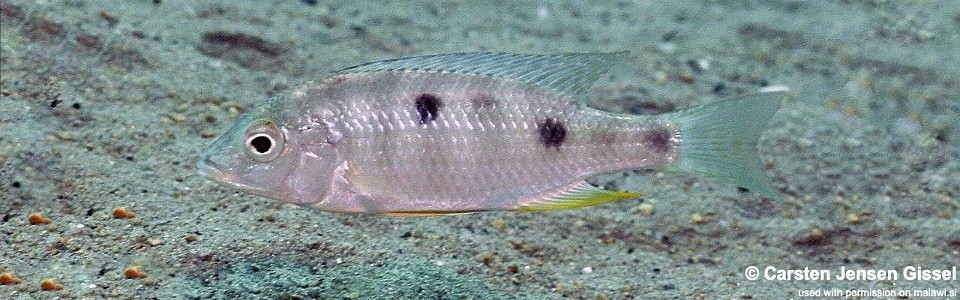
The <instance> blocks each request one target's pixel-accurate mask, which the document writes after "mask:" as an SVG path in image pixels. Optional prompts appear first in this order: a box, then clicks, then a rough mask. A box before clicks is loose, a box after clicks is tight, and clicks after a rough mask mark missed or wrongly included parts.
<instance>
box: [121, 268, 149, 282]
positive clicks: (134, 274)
mask: <svg viewBox="0 0 960 300" xmlns="http://www.w3.org/2000/svg"><path fill="white" fill-rule="evenodd" d="M123 275H124V276H127V278H128V279H143V278H147V273H146V272H144V271H140V267H136V266H133V267H127V268H126V269H124V270H123Z"/></svg>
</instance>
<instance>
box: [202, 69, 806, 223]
mask: <svg viewBox="0 0 960 300" xmlns="http://www.w3.org/2000/svg"><path fill="white" fill-rule="evenodd" d="M624 54H625V53H593V54H559V55H523V54H499V53H463V54H442V55H432V56H422V57H409V58H400V59H395V60H386V61H380V62H372V63H368V64H363V65H359V66H356V67H351V68H347V69H344V70H341V71H339V72H336V73H334V74H332V75H331V76H329V77H327V78H325V79H322V80H318V81H309V82H307V83H304V84H303V85H300V86H299V87H297V88H295V89H293V90H292V91H290V92H286V93H280V94H278V95H277V96H276V97H275V98H274V99H271V100H270V101H268V102H266V103H264V104H263V105H261V106H259V107H257V108H255V109H252V110H250V111H249V112H248V113H247V114H245V115H243V116H241V117H240V119H239V120H237V122H236V123H235V124H234V125H233V126H231V128H230V129H228V130H227V131H226V132H224V133H223V134H222V135H221V136H219V137H218V138H217V139H216V140H215V141H214V142H213V143H212V144H211V145H210V146H209V147H208V148H207V149H205V150H204V152H203V154H202V155H201V157H200V159H199V160H198V162H197V167H198V169H199V170H200V173H201V174H203V175H204V176H207V177H209V178H211V179H213V180H215V181H217V182H219V183H221V184H223V185H226V186H228V187H232V188H236V189H240V190H243V191H246V192H248V193H252V194H256V195H261V196H265V197H269V198H274V199H278V200H281V201H285V202H289V203H294V204H298V205H303V206H308V207H313V208H317V209H321V210H326V211H334V212H359V213H390V214H399V215H424V214H427V215H432V214H449V213H464V212H475V211H485V210H516V211H541V210H554V209H569V208H576V207H583V206H590V205H597V204H601V203H606V202H610V201H615V200H620V199H628V198H636V197H637V196H639V194H638V193H635V192H620V191H609V190H603V189H600V188H598V187H595V186H592V185H590V184H588V183H586V181H584V180H585V179H587V178H589V177H590V176H594V175H597V174H602V173H607V172H612V171H619V170H628V169H651V168H668V169H672V170H677V171H682V172H690V173H695V174H701V175H704V176H707V177H711V178H715V179H719V180H724V181H728V182H733V183H736V184H738V185H740V186H743V187H747V188H749V189H752V190H756V191H758V192H760V193H763V194H764V195H766V196H769V197H775V196H776V195H777V194H776V193H775V192H774V191H773V190H772V189H771V188H770V187H769V181H768V179H767V178H766V176H764V175H763V169H762V167H761V165H760V163H759V159H758V158H757V156H756V154H755V148H756V141H757V138H758V137H759V135H760V133H761V132H762V129H763V126H764V125H765V124H766V122H767V121H768V120H769V118H770V117H771V116H772V115H773V114H774V113H775V112H776V111H777V109H778V107H779V105H778V103H779V101H777V99H778V98H779V97H781V96H782V95H783V92H785V91H786V90H787V89H786V88H784V87H772V88H767V90H766V91H765V92H761V93H757V94H754V95H748V96H746V97H743V98H740V99H733V100H727V101H720V102H716V103H712V104H708V105H704V106H698V107H694V108H690V109H688V110H685V111H679V112H673V113H669V114H664V115H657V116H635V115H626V114H616V113H610V112H604V111H600V110H596V109H593V108H590V107H588V106H587V105H586V104H585V102H584V101H583V100H584V99H585V98H586V96H585V93H586V91H587V90H588V88H589V87H590V85H592V83H593V82H594V81H596V80H597V79H599V78H600V76H601V75H602V74H603V72H605V71H606V70H607V69H608V68H610V67H611V66H612V65H614V64H616V63H618V62H620V61H622V60H623V57H624Z"/></svg>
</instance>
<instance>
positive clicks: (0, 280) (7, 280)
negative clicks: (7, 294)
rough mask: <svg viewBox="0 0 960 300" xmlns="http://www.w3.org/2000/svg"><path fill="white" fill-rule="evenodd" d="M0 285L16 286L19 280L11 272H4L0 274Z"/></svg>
mask: <svg viewBox="0 0 960 300" xmlns="http://www.w3.org/2000/svg"><path fill="white" fill-rule="evenodd" d="M0 284H2V285H18V284H20V278H17V276H13V273H12V272H6V273H3V274H0Z"/></svg>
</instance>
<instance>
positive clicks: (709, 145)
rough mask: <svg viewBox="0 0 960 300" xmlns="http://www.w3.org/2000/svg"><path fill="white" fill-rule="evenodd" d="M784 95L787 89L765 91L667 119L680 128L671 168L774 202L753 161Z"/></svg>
mask: <svg viewBox="0 0 960 300" xmlns="http://www.w3.org/2000/svg"><path fill="white" fill-rule="evenodd" d="M786 91H788V88H787V87H773V88H766V89H764V90H762V91H761V92H760V93H757V94H753V95H749V96H746V97H743V98H738V99H732V100H725V101H720V102H716V103H710V104H706V105H703V106H698V107H694V108H691V109H687V110H683V111H678V112H674V113H671V114H669V115H668V118H669V119H670V120H672V121H674V122H676V124H678V126H679V127H680V140H681V142H680V146H679V151H678V155H677V163H676V164H675V165H674V168H677V169H679V170H680V171H684V172H690V173H695V174H702V175H706V176H708V177H712V178H716V179H718V180H721V181H726V182H730V183H733V184H737V185H738V186H741V187H744V188H748V189H750V190H751V191H755V192H760V193H762V194H764V195H767V196H770V197H773V198H777V197H778V195H777V193H776V192H775V191H774V190H773V189H771V188H770V179H769V178H768V177H767V175H766V174H765V173H764V170H763V167H762V165H761V162H760V157H759V156H758V155H757V140H758V139H759V138H760V133H762V132H763V129H764V127H766V125H767V122H768V121H769V120H770V118H771V117H772V116H773V114H774V113H776V112H777V109H779V108H780V98H782V97H783V95H784V92H786Z"/></svg>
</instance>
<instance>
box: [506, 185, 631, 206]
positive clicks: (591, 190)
mask: <svg viewBox="0 0 960 300" xmlns="http://www.w3.org/2000/svg"><path fill="white" fill-rule="evenodd" d="M637 197H640V193H636V192H621V191H610V190H604V189H601V188H598V187H595V186H593V185H592V184H589V183H587V182H586V181H580V182H577V183H574V184H571V185H568V186H565V187H561V188H558V189H556V190H554V191H552V192H550V193H549V194H547V195H543V196H542V197H538V198H535V199H530V200H531V201H529V202H527V203H523V204H520V206H519V207H517V208H516V209H514V211H545V210H561V209H572V208H579V207H584V206H593V205H599V204H603V203H608V202H613V201H617V200H622V199H629V198H637Z"/></svg>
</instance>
